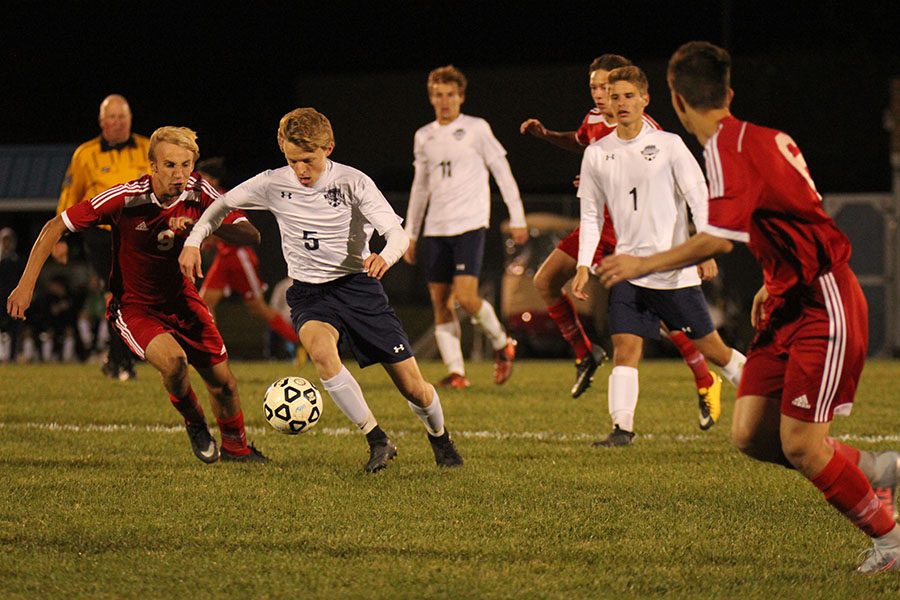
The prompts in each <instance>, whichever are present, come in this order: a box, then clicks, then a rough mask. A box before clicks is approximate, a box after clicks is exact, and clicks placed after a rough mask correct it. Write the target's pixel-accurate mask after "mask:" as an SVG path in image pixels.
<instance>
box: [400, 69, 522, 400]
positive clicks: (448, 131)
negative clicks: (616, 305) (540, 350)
mask: <svg viewBox="0 0 900 600" xmlns="http://www.w3.org/2000/svg"><path fill="white" fill-rule="evenodd" d="M427 87H428V99H429V101H430V102H431V105H432V106H433V107H434V115H435V120H434V121H432V122H431V123H429V124H428V125H425V126H424V127H421V128H419V130H418V131H416V135H415V138H414V141H413V155H414V159H415V160H414V162H413V166H414V167H415V175H414V177H413V183H412V189H411V190H410V193H409V207H408V209H407V212H406V233H407V234H408V235H409V239H410V242H409V248H408V249H407V250H406V252H405V254H404V255H403V259H404V260H405V261H406V262H407V263H409V264H411V265H412V264H415V262H416V239H417V238H418V237H419V234H420V233H422V234H423V235H424V239H425V250H426V255H427V260H428V263H427V265H426V273H427V277H428V291H429V293H430V295H431V306H432V308H433V309H434V337H435V341H436V342H437V347H438V350H439V351H440V354H441V359H443V361H444V364H445V365H446V366H447V370H448V372H449V375H448V376H447V377H445V378H444V379H443V380H441V382H440V383H439V385H440V386H442V387H452V388H457V389H462V388H467V387H469V380H468V378H467V377H466V368H465V364H464V361H463V353H462V346H461V344H460V335H461V333H460V325H459V321H458V320H457V318H456V312H455V311H454V309H453V307H452V305H451V304H452V302H453V301H454V300H455V301H456V302H458V303H459V305H460V306H461V307H462V309H463V310H464V311H466V312H467V313H468V314H469V315H471V317H472V319H473V320H474V321H475V322H476V323H478V324H479V325H481V328H482V330H483V331H484V333H485V335H487V337H488V339H489V340H490V342H491V346H492V347H493V349H494V383H496V384H498V385H499V384H503V383H506V381H507V380H508V379H509V377H510V375H512V368H513V360H514V359H515V356H516V342H515V340H514V339H512V338H511V337H509V336H508V335H507V334H506V331H505V330H504V328H503V325H501V324H500V320H499V319H498V318H497V314H496V313H495V312H494V307H493V306H491V304H490V303H489V302H488V301H487V300H485V299H484V298H482V297H481V295H480V294H479V291H478V278H479V277H480V276H481V266H482V260H483V258H484V239H485V233H486V231H487V227H488V224H489V222H490V212H491V189H490V181H489V178H488V171H490V173H491V174H493V176H494V181H496V182H497V187H499V188H500V194H501V195H502V196H503V202H504V203H506V208H507V210H508V211H509V223H510V235H511V236H512V240H513V242H515V243H516V244H524V243H525V242H527V241H528V229H527V227H526V224H525V210H524V208H523V207H522V199H521V197H520V196H519V188H518V186H517V185H516V180H515V179H514V178H513V175H512V170H511V169H510V168H509V162H508V161H507V160H506V150H504V149H503V146H502V145H500V142H498V141H497V138H495V137H494V134H493V132H492V131H491V126H490V125H488V123H487V121H485V120H484V119H480V118H478V117H471V116H469V115H464V114H462V112H461V107H462V104H463V102H464V101H465V99H466V77H465V75H463V73H462V72H461V71H460V70H459V69H457V68H456V67H454V66H453V65H447V66H445V67H439V68H437V69H434V70H433V71H432V72H431V73H429V75H428V83H427ZM426 209H427V214H426ZM423 221H424V228H423Z"/></svg>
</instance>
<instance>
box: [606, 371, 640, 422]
mask: <svg viewBox="0 0 900 600" xmlns="http://www.w3.org/2000/svg"><path fill="white" fill-rule="evenodd" d="M607 396H608V399H609V415H610V416H611V417H612V422H613V425H618V426H619V429H622V430H625V431H632V432H633V431H634V409H635V407H636V406H637V401H638V370H637V369H635V368H634V367H613V370H612V373H610V375H609V389H608V392H607Z"/></svg>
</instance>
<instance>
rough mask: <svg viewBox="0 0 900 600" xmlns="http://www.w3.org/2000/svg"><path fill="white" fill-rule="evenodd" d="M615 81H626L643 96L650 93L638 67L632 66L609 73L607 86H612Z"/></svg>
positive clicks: (648, 86) (648, 85)
mask: <svg viewBox="0 0 900 600" xmlns="http://www.w3.org/2000/svg"><path fill="white" fill-rule="evenodd" d="M617 81H627V82H628V83H631V84H633V85H634V87H636V88H637V89H638V91H640V92H641V94H642V95H644V96H646V95H647V93H648V92H649V91H650V82H649V81H647V76H646V75H644V72H643V71H641V69H640V67H635V66H634V65H631V66H628V67H619V68H618V69H613V70H612V71H610V72H609V78H608V79H607V80H606V82H607V84H609V85H612V84H614V83H616V82H617Z"/></svg>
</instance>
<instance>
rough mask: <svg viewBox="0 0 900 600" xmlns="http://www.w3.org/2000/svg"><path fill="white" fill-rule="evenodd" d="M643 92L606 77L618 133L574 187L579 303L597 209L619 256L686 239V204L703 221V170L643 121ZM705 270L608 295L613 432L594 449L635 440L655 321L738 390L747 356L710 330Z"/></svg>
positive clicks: (627, 81) (621, 72) (668, 275)
mask: <svg viewBox="0 0 900 600" xmlns="http://www.w3.org/2000/svg"><path fill="white" fill-rule="evenodd" d="M648 88H649V86H648V83H647V77H646V76H645V75H644V72H643V71H641V70H640V69H639V68H638V67H634V66H628V67H620V68H618V69H614V70H612V71H610V73H609V98H610V105H611V108H612V111H613V113H614V114H615V115H616V118H617V119H618V126H617V127H616V130H615V133H614V134H612V135H607V136H605V137H604V138H603V139H601V140H600V141H599V142H596V143H594V144H592V145H591V146H589V147H588V148H587V149H586V150H585V152H584V158H583V159H582V163H581V175H580V184H579V187H578V197H579V198H580V199H581V232H580V238H579V244H578V272H577V273H576V275H575V281H574V282H573V283H572V293H573V294H574V296H575V297H576V298H579V299H582V300H583V299H586V298H587V295H586V294H585V292H584V288H585V285H586V284H587V281H588V278H589V277H590V268H591V265H592V264H593V260H594V253H595V252H594V249H595V248H596V247H597V244H598V242H599V241H600V232H601V229H602V227H603V222H604V218H603V210H604V208H608V209H609V214H610V215H611V216H612V221H613V226H614V227H615V230H616V240H617V241H616V252H624V253H628V252H631V253H638V254H650V253H653V252H658V251H660V250H667V249H669V248H671V247H672V246H673V245H674V244H677V243H679V242H681V241H684V240H686V239H687V238H688V236H689V232H688V214H687V207H688V206H689V207H690V209H691V212H692V214H693V217H694V221H695V223H696V224H697V225H698V226H702V225H705V223H706V213H707V198H708V197H707V191H706V182H705V180H704V179H703V172H702V171H701V170H700V166H699V165H698V164H697V161H696V160H694V157H693V156H692V155H691V153H690V151H689V150H688V149H687V147H686V146H685V145H684V142H683V141H682V140H681V138H680V137H679V136H677V135H675V134H673V133H667V132H665V131H661V130H659V129H657V128H654V127H652V126H650V125H648V124H647V123H646V122H645V121H644V119H643V116H644V109H645V108H646V106H647V104H648V103H649V102H650V96H649V89H648ZM698 271H699V272H698ZM704 271H712V272H715V265H714V263H713V261H712V260H707V261H704V262H703V263H701V264H700V265H699V267H686V268H682V269H673V270H671V271H667V272H665V273H659V274H655V275H650V276H647V277H641V278H630V279H628V280H619V281H617V285H615V286H614V287H612V289H611V290H610V294H609V329H610V332H611V333H612V341H613V363H614V366H613V369H612V373H611V374H610V376H609V389H608V397H609V413H610V416H611V417H612V422H613V431H612V433H610V434H609V436H608V437H607V438H606V439H604V440H600V441H598V442H596V443H595V445H597V446H622V445H627V444H630V443H631V442H632V440H633V439H634V429H633V424H634V413H635V407H636V405H637V400H638V364H639V362H640V359H641V353H642V351H643V343H644V338H658V337H659V324H660V321H662V322H663V323H665V324H666V326H667V327H668V328H669V330H671V331H677V330H681V331H683V332H685V333H686V334H687V336H688V337H690V338H691V339H692V340H693V342H694V344H695V345H696V346H697V348H698V349H699V350H700V352H702V353H703V355H704V356H706V357H707V358H708V359H709V360H711V361H712V362H713V363H714V364H716V365H718V366H719V367H720V368H721V369H722V373H723V374H724V375H725V377H726V378H727V379H728V380H729V381H731V382H732V383H733V384H734V385H735V387H736V386H737V385H738V383H739V382H740V377H741V367H742V366H743V363H744V360H745V357H744V355H743V354H741V353H740V352H738V351H737V350H734V349H733V348H729V347H728V346H726V345H725V343H724V342H723V341H722V338H721V337H720V336H719V333H718V332H717V331H716V329H715V327H714V326H713V323H712V319H711V318H710V315H709V307H708V306H707V304H706V299H705V298H704V297H703V291H702V290H701V289H700V280H701V275H700V273H702V272H704Z"/></svg>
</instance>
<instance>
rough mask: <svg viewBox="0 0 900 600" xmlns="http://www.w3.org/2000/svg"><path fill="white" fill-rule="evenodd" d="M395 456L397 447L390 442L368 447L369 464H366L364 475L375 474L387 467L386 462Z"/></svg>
mask: <svg viewBox="0 0 900 600" xmlns="http://www.w3.org/2000/svg"><path fill="white" fill-rule="evenodd" d="M395 456H397V446H395V445H394V442H392V441H391V440H384V442H380V443H375V444H370V445H369V462H367V463H366V467H365V469H366V473H377V472H378V471H380V470H382V469H383V468H385V467H386V466H387V465H388V462H389V461H391V460H393V459H394V457H395Z"/></svg>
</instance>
